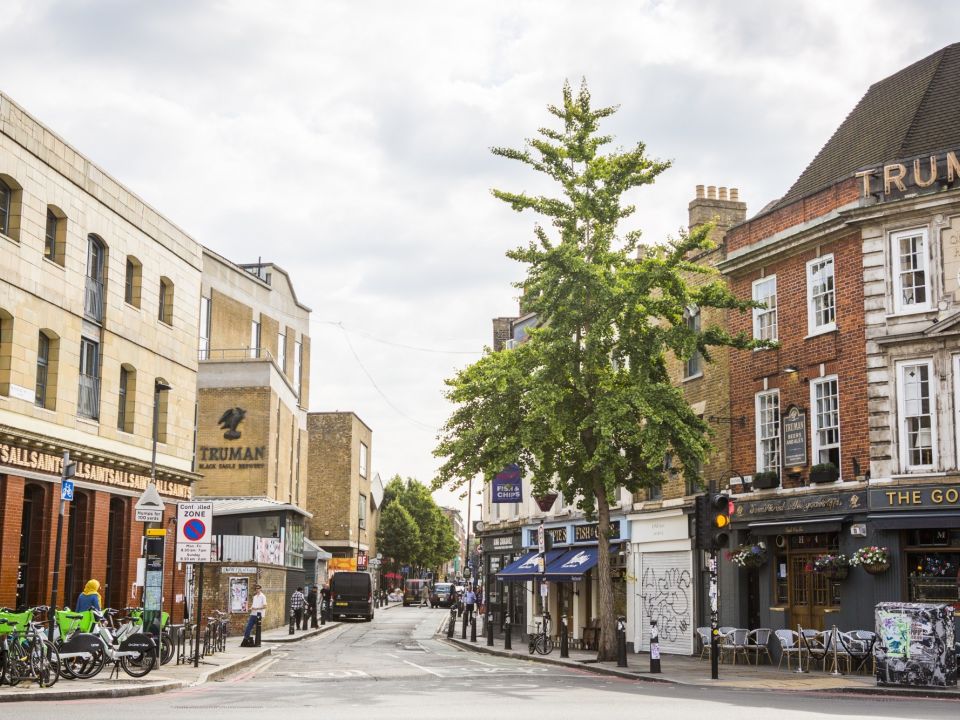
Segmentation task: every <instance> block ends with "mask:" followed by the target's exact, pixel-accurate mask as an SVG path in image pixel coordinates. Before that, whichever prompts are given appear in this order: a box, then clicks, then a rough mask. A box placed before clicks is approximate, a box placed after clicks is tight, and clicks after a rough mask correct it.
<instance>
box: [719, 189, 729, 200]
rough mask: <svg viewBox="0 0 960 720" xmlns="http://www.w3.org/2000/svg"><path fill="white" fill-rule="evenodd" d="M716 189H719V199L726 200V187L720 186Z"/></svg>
mask: <svg viewBox="0 0 960 720" xmlns="http://www.w3.org/2000/svg"><path fill="white" fill-rule="evenodd" d="M718 190H719V191H720V199H721V200H726V199H727V189H726V188H725V187H720V188H718Z"/></svg>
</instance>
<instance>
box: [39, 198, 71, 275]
mask: <svg viewBox="0 0 960 720" xmlns="http://www.w3.org/2000/svg"><path fill="white" fill-rule="evenodd" d="M66 245H67V216H66V215H65V214H64V213H63V211H62V210H61V209H60V208H58V207H55V206H53V205H47V230H46V233H45V234H44V238H43V256H44V257H45V258H46V259H47V260H51V261H53V262H55V263H57V265H63V263H64V256H65V255H66Z"/></svg>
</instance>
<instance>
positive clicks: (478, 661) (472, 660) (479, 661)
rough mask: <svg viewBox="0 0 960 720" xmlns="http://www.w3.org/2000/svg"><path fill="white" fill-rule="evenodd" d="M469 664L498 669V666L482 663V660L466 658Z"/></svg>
mask: <svg viewBox="0 0 960 720" xmlns="http://www.w3.org/2000/svg"><path fill="white" fill-rule="evenodd" d="M467 660H469V661H470V662H475V663H477V664H478V665H486V666H487V667H500V666H499V665H494V664H493V663H488V662H484V661H483V660H477V659H476V658H467Z"/></svg>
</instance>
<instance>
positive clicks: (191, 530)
mask: <svg viewBox="0 0 960 720" xmlns="http://www.w3.org/2000/svg"><path fill="white" fill-rule="evenodd" d="M212 523H213V503H202V502H190V503H177V562H189V563H197V562H210V558H211V550H212V545H211V544H210V527H211V524H212Z"/></svg>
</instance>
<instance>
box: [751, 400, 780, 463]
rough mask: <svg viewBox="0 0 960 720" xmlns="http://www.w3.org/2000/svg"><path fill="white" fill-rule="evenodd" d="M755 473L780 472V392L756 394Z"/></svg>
mask: <svg viewBox="0 0 960 720" xmlns="http://www.w3.org/2000/svg"><path fill="white" fill-rule="evenodd" d="M756 413H757V414H756V417H757V428H756V431H757V471H758V472H764V471H767V470H775V471H777V472H779V471H780V391H779V390H769V391H766V392H760V393H757V397H756Z"/></svg>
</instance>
